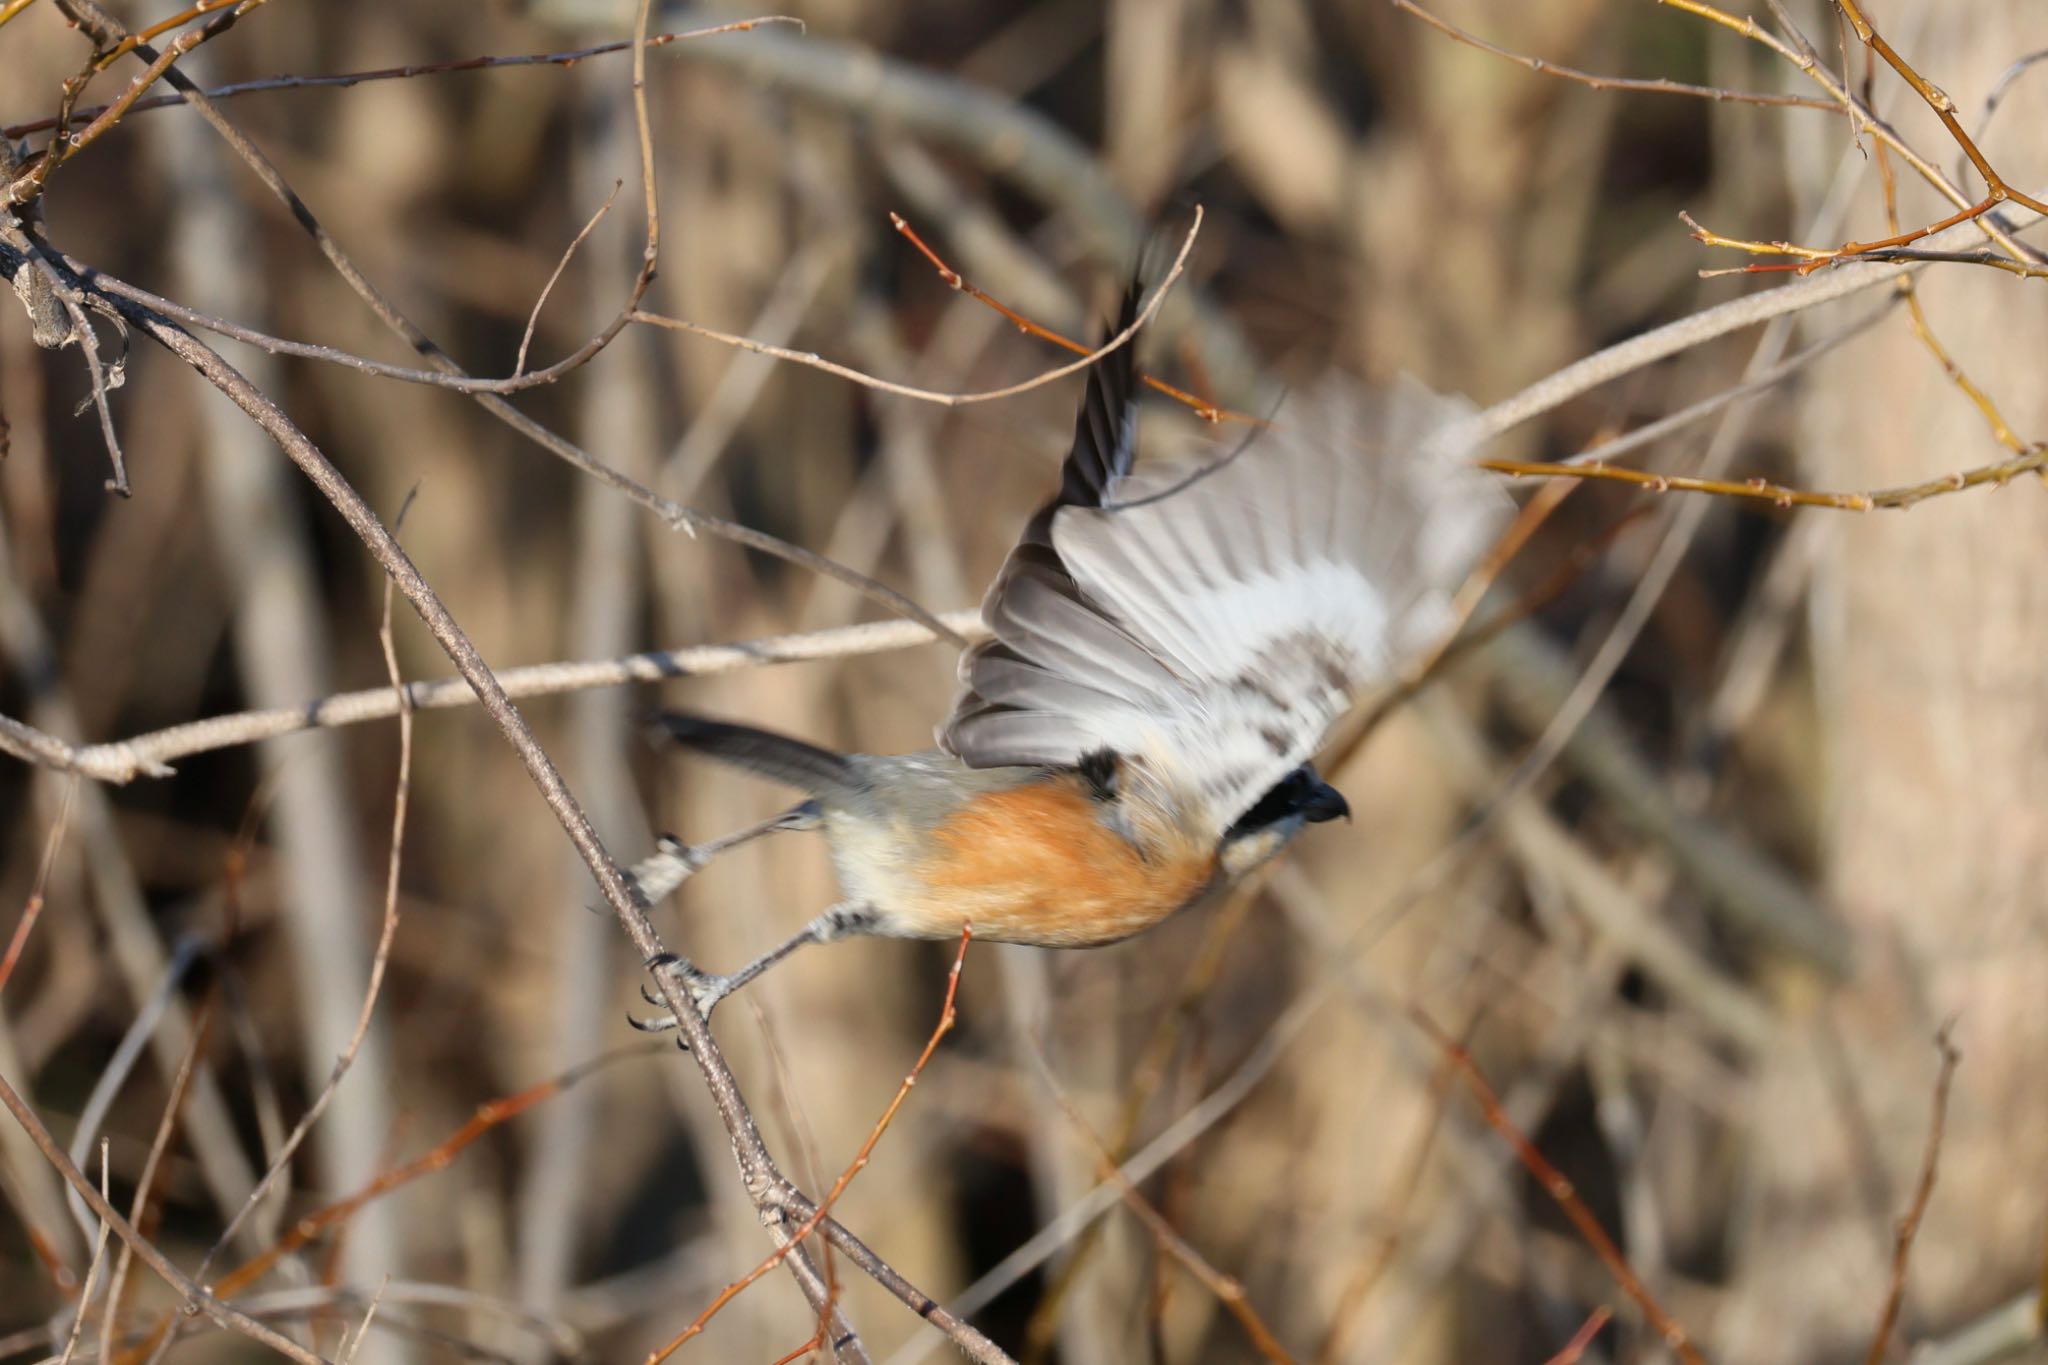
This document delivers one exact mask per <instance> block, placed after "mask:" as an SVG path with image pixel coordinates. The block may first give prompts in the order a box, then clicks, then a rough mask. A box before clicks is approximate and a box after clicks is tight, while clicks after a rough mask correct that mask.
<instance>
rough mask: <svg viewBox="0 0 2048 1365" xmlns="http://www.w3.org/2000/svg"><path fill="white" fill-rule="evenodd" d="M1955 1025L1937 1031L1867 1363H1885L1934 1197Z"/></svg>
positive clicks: (1955, 1057) (1945, 1122)
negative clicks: (1918, 1140) (1923, 1136)
mask: <svg viewBox="0 0 2048 1365" xmlns="http://www.w3.org/2000/svg"><path fill="white" fill-rule="evenodd" d="M1951 1028H1952V1025H1950V1024H1943V1025H1942V1026H1941V1031H1940V1032H1939V1033H1936V1034H1935V1035H1934V1047H1935V1051H1936V1052H1937V1053H1938V1054H1939V1056H1940V1059H1941V1062H1940V1069H1939V1070H1938V1071H1936V1072H1935V1075H1934V1101H1933V1114H1932V1116H1931V1117H1930V1118H1929V1119H1928V1121H1927V1146H1926V1148H1925V1149H1924V1150H1923V1151H1922V1152H1921V1154H1920V1179H1919V1181H1918V1183H1916V1184H1915V1185H1914V1187H1913V1200H1912V1202H1911V1203H1910V1204H1908V1205H1907V1206H1906V1213H1905V1216H1904V1217H1902V1218H1900V1219H1899V1226H1898V1233H1897V1236H1896V1238H1895V1239H1894V1241H1893V1243H1892V1273H1891V1279H1890V1281H1889V1283H1887V1284H1886V1286H1885V1292H1884V1307H1883V1308H1882V1309H1880V1310H1879V1311H1878V1315H1877V1330H1876V1331H1875V1332H1874V1333H1872V1334H1871V1338H1870V1349H1869V1350H1868V1351H1866V1352H1865V1353H1864V1356H1863V1361H1864V1365H1882V1362H1883V1361H1884V1356H1885V1350H1886V1348H1887V1347H1889V1346H1890V1345H1891V1340H1892V1330H1893V1329H1894V1328H1896V1327H1897V1326H1898V1323H1899V1309H1900V1306H1901V1305H1902V1304H1904V1303H1905V1300H1906V1269H1907V1267H1908V1266H1909V1265H1911V1264H1912V1260H1913V1239H1914V1238H1915V1237H1916V1236H1918V1235H1919V1232H1920V1220H1921V1219H1922V1218H1924V1217H1926V1216H1927V1204H1928V1201H1929V1200H1930V1199H1932V1198H1933V1197H1934V1179H1935V1175H1936V1174H1937V1172H1938V1171H1939V1169H1940V1166H1941V1139H1942V1134H1943V1132H1944V1131H1945V1129H1946V1128H1947V1126H1948V1091H1949V1085H1950V1083H1951V1082H1953V1081H1954V1080H1955V1075H1956V1063H1957V1062H1958V1061H1960V1060H1961V1054H1959V1053H1958V1052H1957V1051H1956V1049H1955V1044H1954V1043H1952V1042H1950V1041H1949V1034H1950V1030H1951Z"/></svg>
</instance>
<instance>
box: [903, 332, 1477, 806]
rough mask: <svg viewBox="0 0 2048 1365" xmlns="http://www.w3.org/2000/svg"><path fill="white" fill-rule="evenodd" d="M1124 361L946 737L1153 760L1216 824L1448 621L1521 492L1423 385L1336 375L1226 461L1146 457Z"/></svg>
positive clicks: (1094, 399) (974, 666) (1019, 569)
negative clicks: (1498, 479)
mask: <svg viewBox="0 0 2048 1365" xmlns="http://www.w3.org/2000/svg"><path fill="white" fill-rule="evenodd" d="M1127 350H1128V348H1126V351H1127ZM1124 356H1125V352H1124V351H1120V352H1118V353H1117V354H1116V355H1114V356H1110V357H1107V358H1105V360H1104V361H1103V362H1102V364H1100V365H1098V366H1096V367H1095V370H1094V371H1093V372H1092V373H1091V375H1090V379H1089V384H1088V395H1087V400H1086V402H1085V404H1084V406H1083V408H1082V414H1081V420H1080V423H1079V426H1078V429H1077V431H1076V433H1075V444H1074V449H1073V452H1072V453H1071V454H1070V455H1069V456H1068V461H1067V467H1066V472H1065V475H1064V477H1063V479H1062V484H1061V491H1060V494H1059V496H1058V497H1056V498H1055V499H1054V500H1053V502H1052V503H1050V504H1048V505H1047V506H1046V507H1045V508H1043V509H1042V510H1041V511H1040V512H1039V513H1038V515H1037V516H1036V517H1034V518H1033V519H1032V522H1031V524H1030V526H1029V528H1027V530H1026V533H1025V536H1024V538H1023V541H1022V542H1021V543H1020V544H1019V545H1018V547H1017V549H1016V550H1015V551H1013V552H1012V554H1011V556H1010V558H1009V560H1008V561H1007V562H1006V563H1005V564H1004V566H1003V570H1002V573H1001V574H1000V575H999V576H998V577H997V580H996V583H995V586H994V587H993V588H991V589H990V591H989V594H988V597H987V599H986V600H985V601H984V602H983V604H982V614H983V616H984V618H985V619H986V620H987V622H988V624H989V627H990V629H991V631H992V632H993V636H994V638H993V639H992V640H991V641H990V642H988V643H986V644H983V645H980V646H977V647H975V648H973V649H970V650H969V651H968V652H967V653H966V654H965V655H963V656H962V659H961V664H960V672H961V681H962V683H963V684H964V685H965V688H966V690H965V692H964V694H963V695H962V697H961V699H960V701H959V704H958V705H957V707H956V708H955V711H954V714H953V716H952V718H951V720H950V721H948V723H947V724H946V726H945V727H944V729H943V730H942V731H941V734H940V742H941V743H942V744H943V745H944V746H945V747H946V748H948V749H949V750H951V751H952V752H954V753H956V754H958V755H959V756H960V757H961V758H962V759H963V760H965V761H966V762H967V763H968V764H970V765H972V766H975V767H993V766H998V765H1003V764H1049V765H1066V764H1073V763H1076V762H1078V761H1079V759H1080V758H1081V757H1082V755H1084V754H1087V753H1090V752H1093V751H1095V750H1098V749H1105V748H1106V749H1110V750H1112V751H1114V752H1116V753H1119V754H1124V755H1136V756H1140V757H1142V758H1144V759H1146V760H1148V761H1149V762H1150V763H1151V764H1153V765H1155V767H1156V768H1157V769H1158V770H1159V771H1160V773H1161V775H1162V776H1163V777H1164V778H1165V779H1166V780H1167V781H1169V782H1170V783H1171V784H1172V785H1173V786H1174V787H1175V788H1176V789H1178V790H1180V791H1183V792H1185V793H1187V794H1188V795H1190V796H1192V797H1193V798H1194V799H1196V800H1198V801H1199V802H1200V803H1201V805H1202V808H1203V814H1204V818H1205V822H1206V823H1207V824H1209V825H1211V826H1213V828H1214V830H1215V831H1217V832H1218V833H1220V832H1221V831H1222V830H1224V829H1226V828H1228V827H1229V826H1230V824H1231V823H1232V822H1234V821H1235V820H1236V818H1237V817H1238V816H1239V815H1241V814H1243V813H1244V812H1245V811H1246V810H1247V809H1249V808H1250V807H1251V806H1252V805H1253V803H1254V802H1256V801H1257V800H1258V799H1259V797H1260V796H1262V795H1263V794H1264V793H1265V792H1266V791H1267V790H1269V789H1270V788H1271V787H1272V786H1273V785H1274V784H1275V783H1276V782H1278V781H1279V780H1280V779H1281V778H1282V777H1284V776H1286V775H1287V774H1288V773H1289V772H1291V771H1292V770H1293V769H1294V768H1296V767H1298V766H1299V765H1300V764H1302V763H1303V762H1305V761H1307V760H1308V759H1309V758H1310V757H1311V756H1312V755H1313V754H1314V752H1315V751H1316V749H1317V748H1318V747H1319V746H1320V745H1321V743H1322V742H1323V740H1324V738H1325V735H1326V733H1327V731H1328V729H1329V727H1330V725H1331V724H1332V723H1333V722H1334V721H1335V720H1336V719H1337V718H1338V717H1339V716H1341V715H1342V714H1343V712H1344V711H1345V709H1346V708H1347V707H1348V706H1349V705H1350V703H1351V700H1352V698H1353V697H1354V696H1355V695H1356V694H1357V693H1358V692H1359V691H1361V690H1362V689H1364V688H1365V687H1368V686H1370V685H1371V684H1373V683H1376V682H1380V681H1382V680H1384V679H1386V678H1387V677H1389V676H1390V675H1391V674H1392V673H1393V671H1394V670H1395V669H1396V668H1397V667H1398V666H1399V665H1400V663H1401V662H1402V660H1403V659H1404V658H1405V657H1406V656H1409V655H1411V654H1413V653H1415V652H1418V651H1419V650H1421V649H1423V648H1425V647H1427V646H1428V645H1429V644H1430V643H1432V642H1433V641H1434V640H1435V638H1437V636H1438V635H1439V634H1440V633H1441V632H1442V631H1444V630H1446V629H1447V628H1448V627H1449V625H1450V594H1451V592H1452V591H1453V590H1455V589H1456V587H1457V586H1458V584H1459V582H1460V581H1461V580H1462V579H1463V577H1464V575H1465V573H1466V572H1467V571H1468V569H1469V568H1470V566H1471V565H1472V563H1473V562H1474V561H1475V560H1476V559H1477V557H1478V556H1479V554H1480V553H1481V552H1482V551H1483V550H1484V548H1485V546H1486V544H1487V543H1488V541H1489V539H1490V537H1491V534H1492V532H1493V530H1494V529H1495V528H1496V526H1497V525H1498V522H1499V520H1500V517H1501V514H1502V513H1503V512H1504V511H1505V510H1506V508H1507V506H1508V502H1507V499H1506V497H1505V495H1504V494H1503V493H1502V492H1501V491H1500V490H1499V488H1498V487H1497V486H1496V485H1495V483H1494V481H1493V480H1492V479H1491V478H1490V477H1489V476H1487V475H1485V474H1484V473H1482V472H1481V471H1479V470H1477V469H1475V468H1473V467H1472V466H1471V465H1470V464H1468V463H1467V462H1466V460H1465V458H1464V456H1465V453H1466V452H1465V451H1464V450H1463V449H1462V448H1456V447H1454V446H1453V445H1452V444H1451V443H1449V442H1447V441H1445V440H1444V439H1443V436H1444V433H1446V432H1447V431H1451V430H1454V429H1455V428H1454V424H1455V423H1457V422H1458V421H1459V420H1460V419H1461V418H1463V417H1464V416H1466V415H1467V412H1468V410H1467V409H1466V408H1465V407H1464V406H1463V405H1462V404H1459V403H1456V402H1453V401H1451V400H1447V399H1444V398H1440V397H1438V396H1436V395H1434V394H1431V393H1429V392H1427V391H1426V390H1424V389H1422V388H1421V387H1420V386H1418V385H1413V384H1409V385H1404V386H1401V387H1399V388H1396V389H1394V390H1392V391H1389V392H1385V393H1379V394H1374V393H1371V392H1369V391H1367V390H1365V389H1363V388H1362V387H1360V386H1357V385H1355V384H1351V383H1347V382H1344V381H1341V380H1336V379H1332V380H1326V381H1325V382H1324V383H1323V384H1322V385H1321V386H1319V387H1318V388H1317V389H1315V390H1313V391H1311V392H1308V393H1305V394H1302V395H1298V396H1297V397H1296V398H1295V399H1294V400H1293V401H1291V402H1290V403H1289V404H1288V405H1287V407H1286V408H1285V409H1284V410H1283V411H1282V412H1281V413H1280V414H1279V416H1278V417H1277V418H1276V419H1275V420H1274V422H1273V423H1272V425H1271V427H1270V428H1269V429H1268V430H1265V431H1262V432H1260V433H1258V434H1257V435H1256V436H1255V437H1254V438H1253V439H1252V440H1251V442H1250V443H1249V444H1248V445H1247V446H1245V447H1244V448H1243V449H1242V451H1241V452H1240V453H1238V454H1236V456H1235V457H1234V458H1232V457H1230V456H1229V455H1227V454H1225V453H1224V452H1222V451H1219V452H1218V453H1217V455H1215V456H1212V457H1211V458H1210V459H1209V460H1208V461H1206V462H1194V463H1184V462H1177V463H1170V464H1163V465H1161V466H1160V467H1157V468H1151V469H1147V470H1145V471H1143V472H1136V473H1134V472H1133V470H1132V456H1133V453H1134V444H1135V409H1136V405H1135V403H1134V402H1132V400H1131V390H1132V382H1131V381H1132V370H1131V368H1130V361H1129V360H1128V359H1127V358H1124V359H1121V363H1119V359H1120V358H1121V357H1124ZM1226 449H1227V448H1226ZM1219 459H1221V460H1223V461H1225V462H1224V463H1221V464H1218V463H1217V462H1216V461H1217V460H1219Z"/></svg>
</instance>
